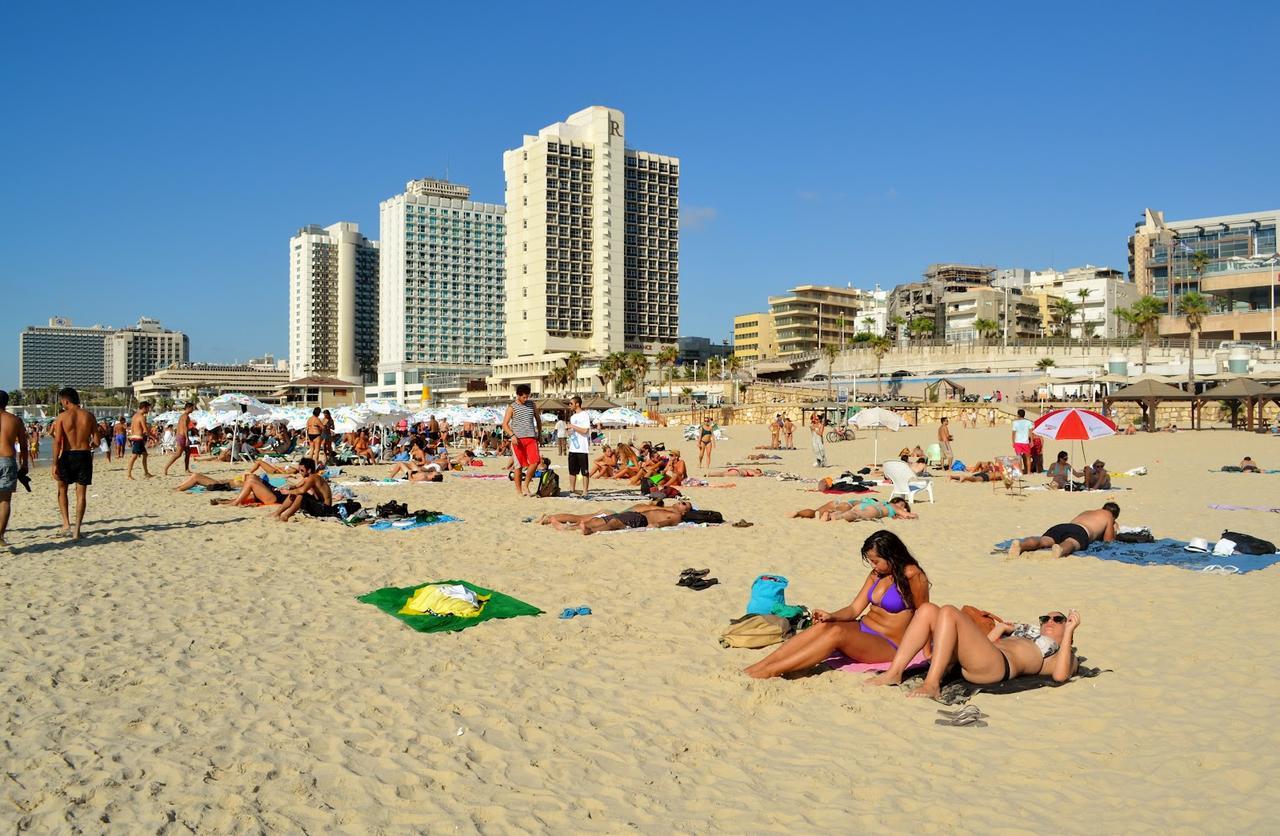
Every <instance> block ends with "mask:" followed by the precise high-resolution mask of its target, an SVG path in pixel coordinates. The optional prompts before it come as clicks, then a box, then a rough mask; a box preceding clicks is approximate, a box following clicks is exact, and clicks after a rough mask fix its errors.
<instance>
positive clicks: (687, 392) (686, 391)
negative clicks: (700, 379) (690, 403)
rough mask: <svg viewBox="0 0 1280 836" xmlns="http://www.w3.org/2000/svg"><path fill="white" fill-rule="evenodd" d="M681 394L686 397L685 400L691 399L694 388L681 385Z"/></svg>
mask: <svg viewBox="0 0 1280 836" xmlns="http://www.w3.org/2000/svg"><path fill="white" fill-rule="evenodd" d="M680 394H681V395H683V396H684V397H683V399H684V400H688V399H689V396H691V395H692V394H693V390H692V389H690V388H689V387H688V386H681V387H680Z"/></svg>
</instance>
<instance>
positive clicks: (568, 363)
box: [564, 351, 582, 388]
mask: <svg viewBox="0 0 1280 836" xmlns="http://www.w3.org/2000/svg"><path fill="white" fill-rule="evenodd" d="M564 368H565V371H566V372H568V375H567V376H566V379H565V383H566V384H568V385H569V386H572V387H574V388H577V387H576V385H575V384H576V381H577V380H578V369H580V368H582V352H580V351H575V352H572V353H571V354H570V355H569V356H568V357H566V358H564Z"/></svg>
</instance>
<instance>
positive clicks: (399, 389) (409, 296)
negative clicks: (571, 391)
mask: <svg viewBox="0 0 1280 836" xmlns="http://www.w3.org/2000/svg"><path fill="white" fill-rule="evenodd" d="M505 212H506V210H505V209H504V207H502V206H499V205H497V204H494V203H477V202H475V201H473V200H471V190H470V189H469V188H467V187H466V186H463V185H459V184H457V183H450V182H448V181H446V180H432V179H422V180H412V181H410V182H409V183H408V184H406V186H405V190H404V193H403V194H398V195H396V196H394V197H392V198H389V199H387V200H384V201H382V203H381V204H380V205H379V223H380V230H379V236H380V240H381V297H380V298H381V301H380V317H379V363H378V374H377V378H376V380H375V381H374V382H373V384H372V385H370V386H368V387H366V392H365V394H366V395H367V396H369V397H387V398H394V399H395V400H398V401H401V402H402V403H416V402H420V401H421V400H423V393H424V390H425V391H426V392H429V393H430V394H431V396H432V400H435V399H436V396H437V395H438V394H439V393H440V392H441V390H457V389H461V388H463V387H465V384H466V381H467V380H468V379H479V378H484V377H485V376H486V375H488V374H489V371H490V364H491V363H492V362H493V360H494V358H497V357H501V356H502V355H503V352H504V351H505V342H506V341H505V336H504V333H503V320H504V317H503V311H504V310H505V305H504V295H505V293H506V282H505V268H504V264H503V248H504V237H505V230H504V224H503V217H504V215H505Z"/></svg>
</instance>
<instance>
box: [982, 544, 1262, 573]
mask: <svg viewBox="0 0 1280 836" xmlns="http://www.w3.org/2000/svg"><path fill="white" fill-rule="evenodd" d="M1012 542H1013V541H1012V540H1005V541H1004V542H1003V543H997V544H996V548H997V549H999V550H1001V551H1008V549H1009V545H1010V544H1011V543H1012ZM1186 545H1187V544H1186V543H1185V542H1183V541H1182V540H1172V539H1170V538H1168V537H1165V538H1163V539H1160V540H1156V541H1155V542H1153V543H1120V542H1111V543H1092V544H1091V545H1089V546H1088V547H1087V548H1086V549H1085V551H1084V552H1083V553H1081V552H1074V553H1072V555H1071V556H1072V557H1077V556H1078V557H1096V558H1098V559H1099V560H1114V561H1117V562H1119V563H1130V564H1133V565H1135V566H1177V567H1178V568H1179V569H1190V570H1192V571H1195V572H1200V571H1204V570H1205V569H1206V568H1207V567H1209V566H1213V565H1219V566H1220V565H1221V563H1222V561H1224V560H1229V561H1230V565H1232V566H1234V567H1236V568H1237V569H1238V570H1239V574H1244V573H1245V572H1256V571H1257V570H1259V569H1265V568H1267V567H1268V566H1273V565H1275V564H1276V563H1280V554H1233V555H1231V556H1230V557H1228V558H1223V557H1219V556H1215V555H1213V554H1208V553H1205V552H1189V551H1186V549H1185V546H1186ZM1031 554H1032V555H1034V554H1035V552H1032V553H1031ZM1231 574H1236V573H1234V572H1232V573H1231Z"/></svg>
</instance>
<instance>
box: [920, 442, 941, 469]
mask: <svg viewBox="0 0 1280 836" xmlns="http://www.w3.org/2000/svg"><path fill="white" fill-rule="evenodd" d="M924 460H925V463H926V464H928V465H929V467H932V468H934V469H937V468H940V467H942V445H941V444H939V443H938V442H936V441H935V442H934V443H932V444H930V445H929V446H928V447H926V448H925V450H924Z"/></svg>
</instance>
